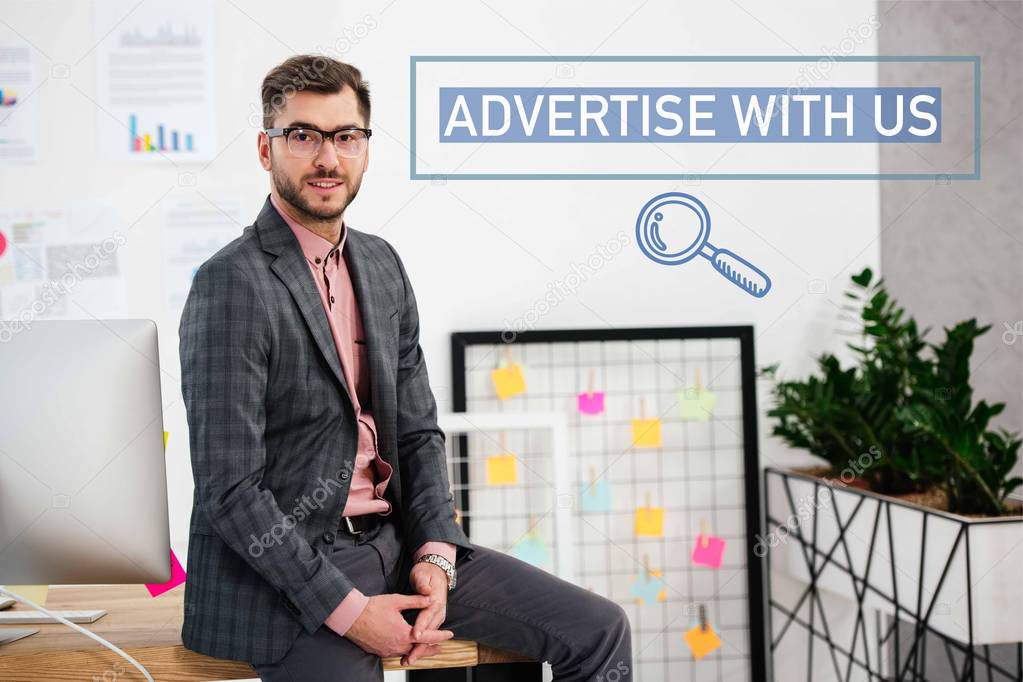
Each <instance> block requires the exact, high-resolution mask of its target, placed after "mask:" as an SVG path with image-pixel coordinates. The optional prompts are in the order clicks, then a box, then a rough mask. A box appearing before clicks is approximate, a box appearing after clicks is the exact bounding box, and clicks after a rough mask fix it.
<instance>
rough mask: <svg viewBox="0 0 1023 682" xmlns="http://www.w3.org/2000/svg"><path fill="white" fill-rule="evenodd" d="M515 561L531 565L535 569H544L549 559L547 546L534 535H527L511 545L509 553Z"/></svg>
mask: <svg viewBox="0 0 1023 682" xmlns="http://www.w3.org/2000/svg"><path fill="white" fill-rule="evenodd" d="M509 554H511V555H512V556H513V557H515V558H516V559H520V560H522V561H525V562H527V563H530V564H533V565H534V566H536V567H537V568H544V567H545V566H546V564H547V561H548V559H549V558H550V552H548V551H547V545H546V544H544V541H543V539H542V538H540V536H539V535H536V534H528V535H526V536H525V537H523V538H522V539H521V540H519V541H518V542H516V543H515V544H514V545H512V548H511V550H510V551H509Z"/></svg>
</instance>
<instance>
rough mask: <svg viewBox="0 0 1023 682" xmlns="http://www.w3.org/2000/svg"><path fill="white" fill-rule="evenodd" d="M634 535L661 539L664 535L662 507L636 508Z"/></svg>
mask: <svg viewBox="0 0 1023 682" xmlns="http://www.w3.org/2000/svg"><path fill="white" fill-rule="evenodd" d="M636 535H646V536H649V537H654V538H659V537H662V536H663V535H664V507H637V508H636Z"/></svg>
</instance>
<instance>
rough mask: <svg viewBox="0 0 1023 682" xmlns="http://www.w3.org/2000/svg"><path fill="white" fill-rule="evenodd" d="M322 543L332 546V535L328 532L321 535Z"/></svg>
mask: <svg viewBox="0 0 1023 682" xmlns="http://www.w3.org/2000/svg"><path fill="white" fill-rule="evenodd" d="M323 541H324V542H326V543H328V544H332V543H333V542H334V534H333V533H331V532H330V531H329V530H328V531H327V532H326V533H324V534H323Z"/></svg>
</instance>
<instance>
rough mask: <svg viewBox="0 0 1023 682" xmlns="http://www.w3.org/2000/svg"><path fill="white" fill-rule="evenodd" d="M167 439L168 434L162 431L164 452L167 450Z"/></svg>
mask: <svg viewBox="0 0 1023 682" xmlns="http://www.w3.org/2000/svg"><path fill="white" fill-rule="evenodd" d="M169 437H170V434H169V433H167V432H166V431H164V432H163V449H164V450H166V449H167V438H169Z"/></svg>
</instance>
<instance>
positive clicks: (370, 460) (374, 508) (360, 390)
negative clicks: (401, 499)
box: [270, 194, 455, 635]
mask: <svg viewBox="0 0 1023 682" xmlns="http://www.w3.org/2000/svg"><path fill="white" fill-rule="evenodd" d="M270 203H272V204H273V206H274V208H276V209H277V212H278V213H280V215H281V217H282V218H284V222H286V223H287V224H288V227H290V228H291V231H292V232H294V233H295V237H296V238H297V239H298V243H299V246H300V247H301V248H302V253H303V254H305V257H306V261H308V263H309V267H310V269H311V270H312V273H313V280H314V281H315V282H316V288H317V290H318V291H319V292H320V301H321V302H322V303H323V310H324V312H325V313H326V314H327V322H328V324H329V325H330V332H331V335H332V336H333V337H334V345H335V347H336V348H337V355H338V360H339V361H340V362H341V371H342V372H343V373H344V377H345V382H346V383H347V384H348V387H349V395H350V397H351V399H352V404H353V406H354V408H355V417H356V419H357V420H358V423H359V445H358V449H357V451H356V454H355V470H354V471H353V472H352V482H351V484H350V486H349V490H348V501H347V502H346V503H345V508H344V510H343V511H342V516H359V515H362V514H372V513H377V514H380V515H381V516H387V515H388V514H390V513H391V503H390V502H389V501H388V500H387V499H385V498H384V496H383V494H384V491H385V490H387V484H388V482H389V481H390V480H391V473H392V471H393V469H392V467H391V465H390V464H388V463H387V462H386V461H385V460H384V459H382V458H381V457H379V456H378V449H377V434H376V423H375V422H374V421H373V415H372V414H371V413H370V411H369V410H363V408H362V405H363V404H366V403H369V402H371V401H370V400H368V399H367V398H368V396H369V393H368V392H369V390H370V379H369V357H368V353H367V346H366V337H365V335H364V331H363V328H362V315H361V314H360V313H359V306H358V304H357V302H356V300H355V289H354V287H353V286H352V279H351V276H350V275H349V272H348V265H347V263H346V262H345V259H344V258H342V257H341V252H342V250H343V249H344V245H345V239H346V238H347V237H348V227H347V226H346V225H345V224H344V222H342V223H341V239H340V240H339V241H338V245H337V248H336V249H335V248H334V244H331V243H330V242H329V241H327V240H326V239H324V238H323V237H321V236H320V235H318V234H316V233H315V232H313V231H311V230H307V229H306V228H304V227H302V225H301V224H299V223H298V221H296V220H295V219H293V218H292V217H291V216H290V215H288V213H287V212H286V211H285V210H284V209H283V208H282V207H281V205H280V204H279V203H278V201H277V200H276V198H275V197H274V196H273V195H272V194H271V195H270ZM374 472H375V476H374ZM374 481H376V482H374ZM428 553H433V554H440V555H441V556H443V557H444V558H446V559H447V560H448V561H450V562H451V563H452V564H454V563H455V546H454V545H452V544H451V543H448V542H432V541H431V542H425V543H423V545H422V546H421V547H420V548H419V549H417V550H416V552H415V554H414V555H413V557H412V559H413V561H415V560H417V559H419V557H421V556H422V555H424V554H428ZM368 603H369V597H367V596H366V595H364V594H363V593H362V592H361V591H359V590H358V589H356V588H353V589H352V591H351V592H349V593H348V595H347V596H346V597H345V598H344V599H343V600H341V603H340V604H338V606H337V608H336V609H334V611H333V612H332V613H331V614H330V615H329V616H327V619H326V621H325V624H326V625H327V627H329V628H330V629H332V630H334V631H335V632H337V633H338V634H339V635H344V634H345V633H346V632H347V631H348V629H349V628H350V627H351V626H352V623H354V622H355V621H356V619H358V617H359V616H360V615H361V614H362V612H363V610H364V609H365V608H366V605H367V604H368Z"/></svg>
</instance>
